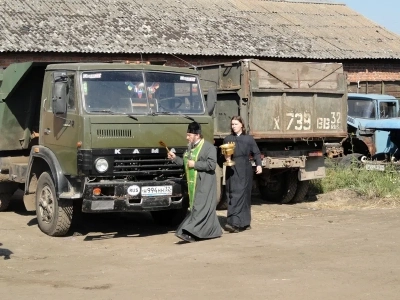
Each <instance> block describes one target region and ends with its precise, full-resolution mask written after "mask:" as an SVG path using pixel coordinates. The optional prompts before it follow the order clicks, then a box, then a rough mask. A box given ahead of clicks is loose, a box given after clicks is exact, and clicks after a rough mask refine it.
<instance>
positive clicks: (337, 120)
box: [317, 111, 342, 129]
mask: <svg viewBox="0 0 400 300" xmlns="http://www.w3.org/2000/svg"><path fill="white" fill-rule="evenodd" d="M341 122H342V118H341V113H340V112H338V111H336V112H331V117H330V118H318V119H317V129H339V128H340V125H341Z"/></svg>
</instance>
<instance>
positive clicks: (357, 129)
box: [343, 93, 399, 159]
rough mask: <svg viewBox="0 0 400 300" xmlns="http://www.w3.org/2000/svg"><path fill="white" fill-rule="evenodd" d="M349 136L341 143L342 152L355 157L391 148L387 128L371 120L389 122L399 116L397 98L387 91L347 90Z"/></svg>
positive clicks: (392, 146)
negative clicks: (362, 91)
mask: <svg viewBox="0 0 400 300" xmlns="http://www.w3.org/2000/svg"><path fill="white" fill-rule="evenodd" d="M347 103H348V116H347V128H348V135H349V136H348V138H347V139H346V141H345V142H344V143H343V150H344V154H345V155H351V156H353V157H356V158H358V159H361V158H362V157H367V158H372V157H375V155H377V154H379V153H390V152H393V149H394V145H393V143H392V142H391V141H390V139H389V138H388V137H389V132H388V131H386V130H381V129H378V128H374V124H378V123H379V124H382V123H388V122H392V121H391V120H395V119H396V118H398V116H399V103H398V100H397V99H396V98H395V97H393V96H390V95H379V94H355V93H349V94H348V100H347Z"/></svg>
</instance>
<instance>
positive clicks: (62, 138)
mask: <svg viewBox="0 0 400 300" xmlns="http://www.w3.org/2000/svg"><path fill="white" fill-rule="evenodd" d="M60 80H62V81H64V82H65V84H66V87H65V88H66V92H67V109H66V113H65V114H62V115H59V114H54V113H53V111H52V101H53V97H54V93H55V82H57V81H60ZM75 81H76V80H75V76H74V73H72V72H68V71H56V72H46V75H45V83H48V84H44V86H43V88H44V90H43V94H42V108H43V109H42V115H41V122H40V123H41V124H40V125H41V126H40V136H39V139H40V141H39V143H40V144H41V145H43V146H46V147H48V148H49V149H50V150H52V151H53V153H54V154H55V156H56V157H57V159H58V161H59V163H60V165H61V167H62V169H63V171H64V173H65V174H69V175H76V174H77V142H78V141H79V138H80V137H79V135H78V134H79V132H78V128H79V118H78V101H77V99H78V97H77V93H76V91H77V89H76V82H75Z"/></svg>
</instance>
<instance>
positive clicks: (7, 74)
mask: <svg viewBox="0 0 400 300" xmlns="http://www.w3.org/2000/svg"><path fill="white" fill-rule="evenodd" d="M0 75H1V76H0V80H1V81H0V100H1V102H0V141H1V142H0V169H1V175H2V177H1V178H0V179H1V181H0V208H1V209H2V210H4V209H5V208H6V207H7V205H8V203H9V199H10V198H11V195H12V194H13V193H14V191H15V190H16V189H17V188H21V189H22V190H24V203H25V207H26V209H27V210H29V211H36V214H37V218H38V224H39V228H40V229H41V230H42V231H43V232H45V233H46V234H48V235H51V236H60V235H64V234H66V233H67V231H68V230H69V227H70V225H71V219H72V216H73V214H74V210H75V212H76V209H78V210H82V211H83V212H86V213H108V212H131V211H150V212H151V214H152V216H153V218H154V219H155V221H156V222H158V223H163V224H171V223H178V222H180V221H181V220H182V219H183V218H184V217H185V215H186V212H187V192H186V182H185V178H184V176H183V175H184V170H183V168H182V167H180V166H177V165H175V164H174V163H173V162H171V161H170V160H168V159H167V149H166V147H165V145H167V147H169V149H170V150H171V151H174V152H175V153H176V154H177V155H182V154H183V153H184V151H185V150H186V149H187V141H186V139H185V133H186V129H187V126H188V124H189V123H190V122H192V121H196V122H198V123H200V124H201V126H202V133H203V135H204V138H205V139H207V140H209V141H212V139H213V125H212V118H211V116H210V114H212V109H213V104H212V103H211V102H212V100H211V99H208V101H207V103H208V104H207V103H206V102H205V101H204V98H203V95H202V94H201V93H200V87H199V79H198V75H197V72H196V71H193V70H190V69H187V68H174V67H167V66H163V65H152V64H148V63H131V62H115V63H58V64H49V63H35V62H27V63H18V64H12V65H10V66H9V67H7V68H6V69H4V70H2V72H1V74H0ZM77 204H79V205H77ZM77 207H78V208H77Z"/></svg>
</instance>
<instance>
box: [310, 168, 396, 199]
mask: <svg viewBox="0 0 400 300" xmlns="http://www.w3.org/2000/svg"><path fill="white" fill-rule="evenodd" d="M327 166H329V167H328V168H327V169H326V172H327V173H326V177H325V178H323V179H320V180H313V181H312V186H311V189H312V191H313V192H315V193H317V194H321V193H327V192H330V191H334V190H338V189H350V190H353V191H355V192H356V193H357V194H359V195H362V196H366V197H368V198H376V197H377V198H400V172H399V170H395V168H394V166H391V165H388V166H387V167H386V170H385V171H383V172H382V171H368V170H366V169H365V168H363V166H360V165H359V163H357V162H353V163H352V164H351V165H350V166H340V165H337V164H334V163H332V162H330V161H327Z"/></svg>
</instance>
